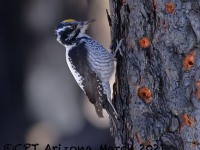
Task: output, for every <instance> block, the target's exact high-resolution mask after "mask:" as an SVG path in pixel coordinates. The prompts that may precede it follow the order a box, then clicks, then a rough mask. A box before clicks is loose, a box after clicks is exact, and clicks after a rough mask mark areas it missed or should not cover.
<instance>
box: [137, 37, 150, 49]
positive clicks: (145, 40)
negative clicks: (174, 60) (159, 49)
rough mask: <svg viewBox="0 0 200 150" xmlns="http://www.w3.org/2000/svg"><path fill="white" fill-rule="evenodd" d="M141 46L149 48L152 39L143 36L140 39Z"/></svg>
mask: <svg viewBox="0 0 200 150" xmlns="http://www.w3.org/2000/svg"><path fill="white" fill-rule="evenodd" d="M139 44H140V47H142V48H148V47H149V46H150V41H149V39H148V38H147V37H143V38H141V39H140V40H139Z"/></svg>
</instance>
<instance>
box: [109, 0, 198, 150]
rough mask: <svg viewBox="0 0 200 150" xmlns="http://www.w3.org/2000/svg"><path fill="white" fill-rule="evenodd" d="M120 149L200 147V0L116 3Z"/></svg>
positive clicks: (186, 149)
mask: <svg viewBox="0 0 200 150" xmlns="http://www.w3.org/2000/svg"><path fill="white" fill-rule="evenodd" d="M109 15H110V19H109V20H110V25H111V37H112V48H113V49H114V48H115V47H116V41H119V40H120V39H124V41H123V43H122V46H121V47H122V51H123V56H121V55H120V54H118V55H117V67H116V82H115V84H114V86H113V88H114V90H113V91H114V92H113V93H114V94H113V95H114V98H113V103H114V105H115V107H116V109H117V112H118V114H119V124H118V125H117V126H118V129H116V131H115V133H113V134H114V138H115V144H116V146H127V147H132V148H133V149H136V150H138V149H151V148H152V149H156V148H157V149H166V150H170V149H174V150H189V149H198V148H199V149H200V145H199V143H200V0H195V1H188V0H177V1H168V0H110V14H109Z"/></svg>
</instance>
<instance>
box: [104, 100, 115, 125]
mask: <svg viewBox="0 0 200 150" xmlns="http://www.w3.org/2000/svg"><path fill="white" fill-rule="evenodd" d="M103 106H104V108H105V109H106V111H107V113H108V114H109V115H110V116H111V119H112V120H113V121H114V123H115V126H116V127H117V120H118V114H117V112H116V110H115V108H114V106H113V105H112V103H111V102H110V101H109V100H106V101H104V105H103Z"/></svg>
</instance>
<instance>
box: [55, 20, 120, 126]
mask: <svg viewBox="0 0 200 150" xmlns="http://www.w3.org/2000/svg"><path fill="white" fill-rule="evenodd" d="M93 21H95V20H94V19H93V20H91V21H76V20H73V19H67V20H64V21H62V22H61V23H59V24H58V26H57V28H56V29H55V34H56V37H57V41H58V42H59V43H60V44H62V45H63V46H65V48H66V61H67V64H68V67H69V69H70V71H71V73H72V75H73V76H74V78H75V80H76V82H77V83H78V85H79V86H80V88H81V89H82V90H83V91H84V93H85V94H86V95H87V97H88V99H89V101H90V102H91V103H92V104H94V107H95V110H96V113H97V115H98V116H99V117H100V118H101V117H103V109H105V110H106V111H107V112H108V114H109V115H110V116H111V118H112V119H113V121H114V122H115V124H116V122H117V112H116V110H115V108H114V106H113V105H112V103H111V92H110V84H109V79H110V77H111V75H112V73H113V70H114V55H113V54H112V53H109V52H108V51H107V50H106V49H105V48H104V47H103V46H102V45H101V44H99V43H98V42H97V41H95V40H94V39H92V38H91V37H90V36H88V35H87V34H85V31H86V30H87V28H88V26H89V24H90V23H92V22H93Z"/></svg>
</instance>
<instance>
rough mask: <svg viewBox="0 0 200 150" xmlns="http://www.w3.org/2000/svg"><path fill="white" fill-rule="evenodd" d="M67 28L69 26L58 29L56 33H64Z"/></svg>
mask: <svg viewBox="0 0 200 150" xmlns="http://www.w3.org/2000/svg"><path fill="white" fill-rule="evenodd" d="M66 28H67V26H64V27H62V28H59V29H57V30H56V32H60V31H64V30H65V29H66Z"/></svg>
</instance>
